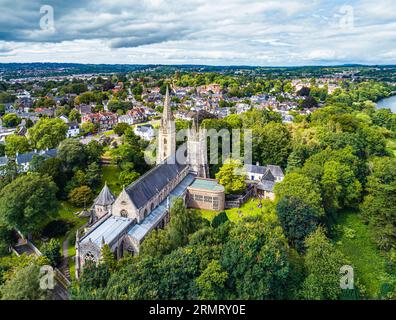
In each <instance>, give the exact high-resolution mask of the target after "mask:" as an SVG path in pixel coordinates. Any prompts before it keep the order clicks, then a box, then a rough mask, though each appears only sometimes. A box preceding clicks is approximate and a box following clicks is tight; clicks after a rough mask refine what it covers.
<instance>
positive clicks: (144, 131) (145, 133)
mask: <svg viewBox="0 0 396 320" xmlns="http://www.w3.org/2000/svg"><path fill="white" fill-rule="evenodd" d="M133 131H134V132H135V134H136V135H137V136H139V137H141V138H142V139H143V140H147V141H150V140H152V139H154V137H155V132H154V128H153V126H152V125H151V124H145V125H141V126H136V128H135V129H134V130H133Z"/></svg>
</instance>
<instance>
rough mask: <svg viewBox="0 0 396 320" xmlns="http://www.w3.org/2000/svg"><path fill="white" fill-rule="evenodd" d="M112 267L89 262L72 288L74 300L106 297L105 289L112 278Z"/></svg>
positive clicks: (71, 292)
mask: <svg viewBox="0 0 396 320" xmlns="http://www.w3.org/2000/svg"><path fill="white" fill-rule="evenodd" d="M110 275H111V274H110V268H109V266H108V265H107V264H103V263H100V264H99V265H96V263H93V262H91V263H87V264H85V265H84V270H83V272H82V274H81V276H80V278H79V279H78V281H73V282H72V286H71V288H70V296H71V299H72V300H95V299H104V298H105V296H104V294H103V290H104V288H105V287H106V285H107V282H108V281H109V279H110Z"/></svg>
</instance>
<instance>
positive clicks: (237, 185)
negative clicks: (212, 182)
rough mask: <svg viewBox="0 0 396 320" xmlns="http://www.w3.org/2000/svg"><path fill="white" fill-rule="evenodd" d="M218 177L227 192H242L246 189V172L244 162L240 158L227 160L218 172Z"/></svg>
mask: <svg viewBox="0 0 396 320" xmlns="http://www.w3.org/2000/svg"><path fill="white" fill-rule="evenodd" d="M216 179H217V180H218V181H219V183H220V184H221V185H223V186H224V188H225V192H226V193H227V194H230V193H231V194H235V193H240V192H242V191H243V190H245V189H246V183H245V180H246V173H245V172H244V171H243V165H242V163H241V162H240V161H238V160H233V159H228V160H226V161H225V163H224V164H223V166H222V167H221V168H220V170H219V172H218V173H217V174H216Z"/></svg>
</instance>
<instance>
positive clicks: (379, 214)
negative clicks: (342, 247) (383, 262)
mask: <svg viewBox="0 0 396 320" xmlns="http://www.w3.org/2000/svg"><path fill="white" fill-rule="evenodd" d="M370 168H371V172H370V175H369V177H368V179H367V180H368V181H367V195H366V196H365V197H364V201H363V203H362V204H361V206H360V209H361V210H360V211H361V213H362V215H363V217H364V219H365V220H366V221H367V222H368V223H369V226H370V228H371V229H372V230H373V232H372V234H373V237H374V240H375V242H376V243H377V245H378V246H379V247H380V248H381V249H384V250H390V249H392V248H394V247H395V246H396V236H395V235H396V170H395V168H396V159H395V158H387V157H383V158H375V159H373V160H372V161H371V163H370Z"/></svg>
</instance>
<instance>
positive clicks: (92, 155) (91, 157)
mask: <svg viewBox="0 0 396 320" xmlns="http://www.w3.org/2000/svg"><path fill="white" fill-rule="evenodd" d="M85 152H86V154H87V157H88V162H89V163H92V162H99V160H100V157H101V156H102V154H103V146H102V145H101V144H100V143H99V142H98V141H96V140H92V141H90V142H88V144H87V145H85Z"/></svg>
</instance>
